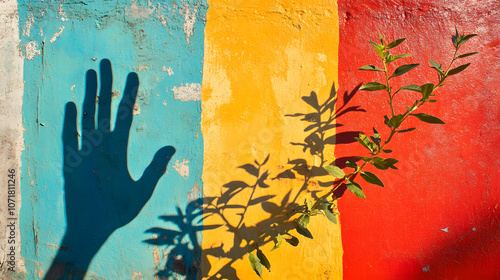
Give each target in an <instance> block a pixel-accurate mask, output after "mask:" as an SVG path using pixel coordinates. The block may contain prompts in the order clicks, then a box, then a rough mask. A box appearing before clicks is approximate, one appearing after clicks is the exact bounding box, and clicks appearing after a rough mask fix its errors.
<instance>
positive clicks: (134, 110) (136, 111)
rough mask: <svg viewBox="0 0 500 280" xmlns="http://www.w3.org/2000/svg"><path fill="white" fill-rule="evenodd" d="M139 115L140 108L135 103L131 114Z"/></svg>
mask: <svg viewBox="0 0 500 280" xmlns="http://www.w3.org/2000/svg"><path fill="white" fill-rule="evenodd" d="M140 113H141V107H139V104H137V103H135V104H134V108H133V112H132V114H133V115H139V114H140Z"/></svg>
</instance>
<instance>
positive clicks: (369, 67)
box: [358, 65, 384, 72]
mask: <svg viewBox="0 0 500 280" xmlns="http://www.w3.org/2000/svg"><path fill="white" fill-rule="evenodd" d="M358 70H364V71H380V72H384V70H382V69H380V68H378V67H377V66H375V65H365V66H363V67H361V68H359V69H358Z"/></svg>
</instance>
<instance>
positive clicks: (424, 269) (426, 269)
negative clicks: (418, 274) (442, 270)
mask: <svg viewBox="0 0 500 280" xmlns="http://www.w3.org/2000/svg"><path fill="white" fill-rule="evenodd" d="M422 270H423V271H424V272H429V271H431V268H430V266H426V267H422Z"/></svg>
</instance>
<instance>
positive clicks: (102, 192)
mask: <svg viewBox="0 0 500 280" xmlns="http://www.w3.org/2000/svg"><path fill="white" fill-rule="evenodd" d="M112 83H113V74H112V69H111V62H110V61H109V60H107V59H104V60H102V61H101V63H100V80H99V86H100V90H99V95H98V96H97V88H98V78H97V72H96V71H94V70H88V71H87V75H86V91H85V99H84V101H83V110H82V111H83V112H82V113H81V125H82V127H81V130H80V131H81V132H80V133H81V135H80V133H79V132H78V129H77V117H78V113H77V108H76V105H75V104H74V103H73V102H69V103H67V104H66V112H65V118H64V125H63V133H62V139H63V149H64V154H63V174H64V199H65V205H66V219H67V228H66V232H65V235H64V238H63V240H62V243H61V245H60V249H59V251H58V252H57V255H56V256H55V258H54V261H53V263H52V266H51V267H50V269H49V270H48V272H47V274H46V276H45V279H61V278H62V279H82V278H84V277H85V275H86V274H87V269H88V267H89V265H90V262H91V261H92V258H93V257H94V256H95V254H96V253H97V252H98V251H99V249H100V248H101V246H102V245H103V244H104V243H105V242H106V240H107V239H108V237H109V236H110V235H111V234H112V233H113V232H114V231H115V230H117V229H119V228H121V227H123V226H125V225H127V224H128V223H130V222H131V221H132V220H133V219H135V218H136V217H137V215H138V214H139V212H140V211H141V210H142V208H143V207H144V205H145V204H146V203H147V202H148V200H149V199H150V198H151V196H152V194H153V191H154V190H155V188H156V185H157V183H158V180H159V179H160V178H161V177H162V176H163V174H164V173H165V171H166V168H167V165H168V163H169V161H170V159H171V158H172V156H173V155H174V153H175V148H174V147H172V146H166V147H163V148H161V149H160V150H158V151H157V152H156V154H155V156H154V159H153V160H152V161H151V163H150V164H149V166H148V167H147V168H146V169H145V171H144V173H143V175H142V177H141V178H139V179H138V180H134V179H133V178H132V176H131V175H130V173H129V163H128V156H127V148H128V141H129V132H130V127H131V125H132V120H133V107H134V104H135V100H136V97H137V91H138V88H139V77H138V75H137V74H136V73H133V72H132V73H130V74H129V75H128V77H127V81H126V85H125V90H124V92H123V97H122V99H121V102H120V104H119V107H118V111H117V114H116V118H115V119H116V122H115V126H114V129H113V130H111V125H110V124H111V100H112ZM96 104H97V106H96ZM96 107H97V108H96ZM79 142H80V145H79Z"/></svg>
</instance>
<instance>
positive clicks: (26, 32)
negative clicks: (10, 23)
mask: <svg viewBox="0 0 500 280" xmlns="http://www.w3.org/2000/svg"><path fill="white" fill-rule="evenodd" d="M33 23H35V19H34V18H33V12H31V13H30V14H29V15H28V20H26V23H25V25H24V29H23V35H24V36H26V37H29V36H30V34H31V25H33Z"/></svg>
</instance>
